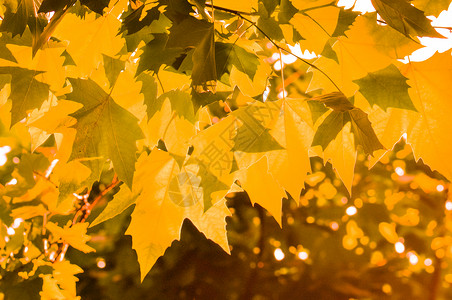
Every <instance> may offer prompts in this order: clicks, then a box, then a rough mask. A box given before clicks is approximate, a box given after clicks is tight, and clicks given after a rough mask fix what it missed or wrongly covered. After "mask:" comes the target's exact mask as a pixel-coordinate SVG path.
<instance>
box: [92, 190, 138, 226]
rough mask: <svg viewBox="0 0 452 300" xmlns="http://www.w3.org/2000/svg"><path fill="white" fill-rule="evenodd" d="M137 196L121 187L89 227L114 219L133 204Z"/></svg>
mask: <svg viewBox="0 0 452 300" xmlns="http://www.w3.org/2000/svg"><path fill="white" fill-rule="evenodd" d="M139 195H140V194H139V193H132V192H131V191H130V190H129V188H128V187H127V186H125V185H122V186H121V188H120V190H119V192H117V193H116V194H115V195H114V196H113V199H112V200H111V201H109V202H108V204H107V206H106V207H105V208H104V210H103V211H102V212H101V213H100V214H99V215H98V216H97V217H96V219H94V221H92V222H91V224H90V225H89V227H93V226H96V225H98V224H100V223H102V222H105V221H107V220H109V219H111V218H114V217H116V216H117V215H119V214H120V213H122V212H123V211H124V210H126V209H127V208H128V207H129V206H131V205H133V204H135V200H136V199H137V197H138V196H139Z"/></svg>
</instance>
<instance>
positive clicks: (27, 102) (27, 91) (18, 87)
mask: <svg viewBox="0 0 452 300" xmlns="http://www.w3.org/2000/svg"><path fill="white" fill-rule="evenodd" d="M41 73H42V72H41V71H34V70H28V69H22V68H19V67H0V74H8V75H11V95H10V98H11V101H12V104H13V105H12V108H11V127H12V126H13V125H14V124H16V123H17V122H19V121H20V120H22V119H23V118H25V117H26V116H27V111H28V110H31V109H34V108H39V107H40V106H41V104H42V103H43V102H44V101H45V100H47V99H48V98H49V86H48V85H47V84H45V83H42V82H40V81H38V80H36V79H35V76H36V75H39V74H41Z"/></svg>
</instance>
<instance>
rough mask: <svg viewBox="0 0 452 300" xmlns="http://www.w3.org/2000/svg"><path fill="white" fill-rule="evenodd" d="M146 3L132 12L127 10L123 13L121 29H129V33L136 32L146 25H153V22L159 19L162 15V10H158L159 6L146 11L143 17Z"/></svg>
mask: <svg viewBox="0 0 452 300" xmlns="http://www.w3.org/2000/svg"><path fill="white" fill-rule="evenodd" d="M143 9H144V5H141V6H140V7H138V8H137V9H135V10H132V11H131V12H125V13H124V14H122V15H121V19H122V22H121V31H120V32H125V31H127V34H128V35H130V34H134V33H137V32H139V31H140V30H141V29H143V28H144V27H145V26H149V25H151V23H152V22H154V21H156V20H158V18H159V17H160V11H159V10H158V6H155V7H153V8H151V9H149V10H147V11H146V16H145V17H144V18H141V15H142V14H143Z"/></svg>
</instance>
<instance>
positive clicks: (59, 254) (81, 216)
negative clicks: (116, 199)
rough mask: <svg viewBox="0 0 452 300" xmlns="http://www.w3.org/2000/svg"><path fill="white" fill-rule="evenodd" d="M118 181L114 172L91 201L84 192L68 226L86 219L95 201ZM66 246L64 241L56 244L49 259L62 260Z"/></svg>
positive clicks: (103, 195)
mask: <svg viewBox="0 0 452 300" xmlns="http://www.w3.org/2000/svg"><path fill="white" fill-rule="evenodd" d="M120 182H121V181H120V180H118V176H117V175H116V174H115V176H114V177H113V180H112V182H111V183H110V184H109V185H108V186H107V187H106V188H105V189H103V190H102V192H100V193H99V194H98V195H97V196H96V198H94V200H93V201H92V202H89V201H88V197H87V195H89V194H85V195H84V196H83V205H82V206H81V207H80V208H79V209H78V210H77V211H76V212H75V215H74V217H73V218H72V223H71V225H70V227H72V226H74V224H77V223H84V222H85V221H86V219H88V217H89V216H90V215H91V212H92V209H93V207H94V206H96V205H97V203H98V202H99V201H100V200H101V199H103V198H104V197H105V195H107V194H108V193H109V192H110V191H111V190H112V189H114V188H115V187H116V186H117V185H118V184H119V183H120ZM68 248H69V244H68V243H66V242H63V243H61V244H60V245H59V246H58V249H57V251H56V252H55V257H54V258H53V259H51V261H53V262H56V261H61V260H63V258H64V256H65V255H66V252H67V250H68Z"/></svg>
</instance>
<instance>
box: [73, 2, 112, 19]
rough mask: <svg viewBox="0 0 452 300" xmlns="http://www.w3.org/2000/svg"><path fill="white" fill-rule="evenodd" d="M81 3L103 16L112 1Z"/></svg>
mask: <svg viewBox="0 0 452 300" xmlns="http://www.w3.org/2000/svg"><path fill="white" fill-rule="evenodd" d="M80 3H81V4H83V5H85V6H86V7H88V8H89V9H91V10H92V11H94V12H96V13H98V14H100V15H102V14H103V12H104V8H106V7H107V6H108V4H109V3H110V0H80Z"/></svg>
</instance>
